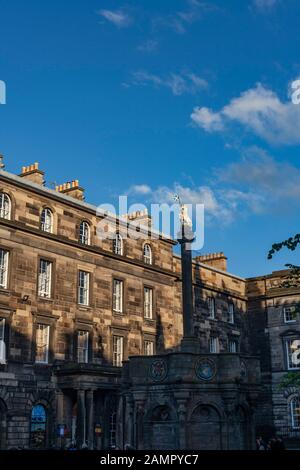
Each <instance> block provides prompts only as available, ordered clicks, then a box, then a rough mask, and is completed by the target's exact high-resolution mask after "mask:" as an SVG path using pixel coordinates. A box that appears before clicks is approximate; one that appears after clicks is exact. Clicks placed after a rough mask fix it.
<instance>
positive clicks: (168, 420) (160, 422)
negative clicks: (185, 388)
mask: <svg viewBox="0 0 300 470" xmlns="http://www.w3.org/2000/svg"><path fill="white" fill-rule="evenodd" d="M177 437H178V432H177V421H176V418H175V416H174V414H173V412H172V410H171V409H170V407H169V406H167V405H161V406H156V407H155V408H154V409H153V410H152V412H150V414H149V415H148V419H147V420H146V423H145V433H144V440H145V443H144V444H145V447H146V448H148V449H155V450H173V449H177V448H178V442H177V441H178V438H177Z"/></svg>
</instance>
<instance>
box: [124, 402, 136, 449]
mask: <svg viewBox="0 0 300 470" xmlns="http://www.w3.org/2000/svg"><path fill="white" fill-rule="evenodd" d="M125 409H126V412H125V423H124V431H125V444H129V445H130V446H131V447H133V446H134V445H133V444H134V435H133V434H134V426H133V418H134V409H133V401H132V397H130V396H128V395H126V408H125Z"/></svg>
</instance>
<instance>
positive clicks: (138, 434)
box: [135, 400, 145, 450]
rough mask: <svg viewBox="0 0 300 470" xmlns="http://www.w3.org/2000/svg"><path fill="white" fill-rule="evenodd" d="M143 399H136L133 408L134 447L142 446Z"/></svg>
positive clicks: (141, 447)
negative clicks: (134, 407)
mask: <svg viewBox="0 0 300 470" xmlns="http://www.w3.org/2000/svg"><path fill="white" fill-rule="evenodd" d="M144 413H145V409H144V401H140V400H137V401H136V410H135V448H136V449H137V450H139V449H143V448H144Z"/></svg>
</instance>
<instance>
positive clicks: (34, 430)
mask: <svg viewBox="0 0 300 470" xmlns="http://www.w3.org/2000/svg"><path fill="white" fill-rule="evenodd" d="M46 440H47V411H46V408H45V407H44V406H43V405H41V404H38V405H35V406H34V407H33V408H32V411H31V422H30V447H31V448H33V449H44V448H45V447H46Z"/></svg>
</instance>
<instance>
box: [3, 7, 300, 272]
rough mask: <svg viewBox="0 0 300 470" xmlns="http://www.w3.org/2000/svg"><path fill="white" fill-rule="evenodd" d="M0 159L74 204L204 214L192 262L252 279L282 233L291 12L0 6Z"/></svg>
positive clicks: (287, 225)
mask: <svg viewBox="0 0 300 470" xmlns="http://www.w3.org/2000/svg"><path fill="white" fill-rule="evenodd" d="M0 11H1V15H0V31H1V41H0V80H4V81H5V83H6V87H7V103H6V105H0V151H1V152H2V153H3V154H4V155H5V161H6V169H7V170H8V171H12V172H16V173H18V172H19V171H20V168H21V166H22V165H25V164H30V163H33V162H35V161H39V162H40V167H41V168H42V169H44V170H45V171H46V176H47V182H48V183H50V182H56V183H62V182H65V181H67V180H71V179H76V178H79V180H80V183H81V184H82V185H83V186H84V187H85V188H86V199H87V200H88V201H89V202H92V203H95V204H101V203H116V202H117V196H118V195H119V194H129V196H130V202H145V203H147V204H149V203H150V202H151V201H155V202H157V201H161V202H165V201H167V200H168V198H169V196H170V194H172V193H173V192H174V191H177V192H180V194H181V195H182V198H183V199H184V200H185V201H186V202H204V203H205V206H206V224H205V245H204V248H203V250H202V251H203V253H207V252H211V251H221V250H223V251H224V252H225V254H226V255H227V256H228V258H229V270H230V271H231V272H234V273H236V274H238V275H241V276H254V275H258V274H265V273H268V272H271V271H272V270H275V269H280V268H281V267H282V266H283V264H284V263H286V262H294V263H297V262H299V255H297V254H296V253H293V254H292V253H289V252H284V253H282V254H280V255H278V256H276V257H275V259H274V260H273V261H267V260H266V253H267V251H268V249H269V247H270V245H271V244H272V243H273V242H275V241H281V240H282V239H285V238H286V237H288V236H289V235H291V234H294V233H297V231H298V227H299V226H298V223H299V209H298V208H299V202H300V185H299V182H300V165H299V144H300V105H294V104H292V102H291V97H290V86H291V82H292V81H293V80H295V79H297V78H299V77H300V59H299V46H298V45H299V24H298V19H299V17H300V2H299V1H297V0H226V1H224V0H222V1H221V0H212V1H211V2H210V1H209V2H204V1H203V2H202V1H201V0H172V1H171V0H169V1H168V0H165V1H163V2H162V1H161V0H160V1H158V0H151V2H150V1H149V0H148V1H143V0H140V1H138V2H137V1H130V0H128V1H124V2H123V1H119V0H97V1H96V0H90V1H83V0H81V1H79V0H73V1H72V2H67V1H62V0H60V1H58V0H51V1H48V0H44V1H43V2H41V1H37V0H35V1H34V0H28V1H27V2H24V1H21V0H9V1H8V0H6V1H3V0H2V1H1V0H0Z"/></svg>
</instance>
